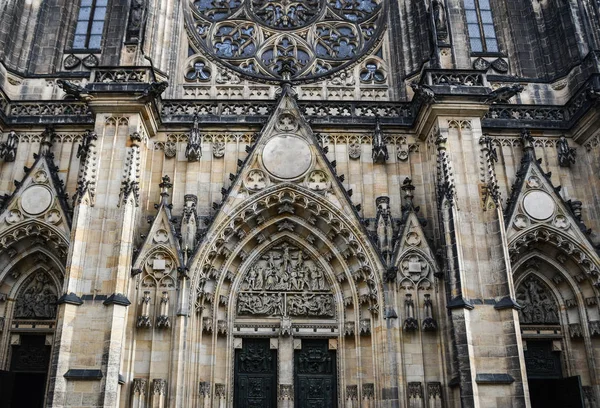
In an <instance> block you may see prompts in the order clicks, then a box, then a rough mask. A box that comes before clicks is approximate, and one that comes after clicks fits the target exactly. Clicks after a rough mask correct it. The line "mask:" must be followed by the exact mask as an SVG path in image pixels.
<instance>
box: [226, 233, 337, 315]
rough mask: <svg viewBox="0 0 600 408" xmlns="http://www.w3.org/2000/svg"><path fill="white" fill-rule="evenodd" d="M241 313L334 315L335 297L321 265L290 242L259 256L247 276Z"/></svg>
mask: <svg viewBox="0 0 600 408" xmlns="http://www.w3.org/2000/svg"><path fill="white" fill-rule="evenodd" d="M241 289H242V290H241V291H240V292H239V294H238V299H237V300H238V302H237V313H238V315H240V316H248V315H252V316H295V317H324V318H330V317H334V315H335V309H334V300H333V295H332V294H331V290H330V285H329V282H328V281H327V279H326V277H325V272H324V271H323V269H322V268H321V266H320V265H319V264H318V263H316V262H315V261H313V260H312V259H310V258H309V257H308V256H306V254H304V252H303V251H302V250H300V249H298V248H296V247H294V246H291V245H289V244H287V243H284V244H282V245H281V246H277V247H274V248H273V249H271V250H270V251H268V252H267V253H266V254H264V255H263V256H261V257H260V259H259V260H258V261H256V262H255V264H254V265H252V266H251V267H250V268H249V270H248V271H247V272H246V275H245V276H244V279H243V282H242V287H241Z"/></svg>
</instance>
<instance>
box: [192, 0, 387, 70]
mask: <svg viewBox="0 0 600 408" xmlns="http://www.w3.org/2000/svg"><path fill="white" fill-rule="evenodd" d="M385 8H386V0H199V1H191V2H190V3H189V7H188V9H187V13H186V23H187V25H188V33H189V36H190V40H191V44H192V47H193V48H195V50H196V51H197V52H202V53H203V54H206V55H208V56H210V57H212V59H214V60H215V61H217V62H219V63H221V64H223V65H224V66H226V67H227V68H230V69H232V70H235V71H237V72H239V73H240V74H242V75H245V76H247V77H250V78H252V79H262V80H267V81H269V82H276V81H279V80H281V79H283V78H284V77H285V78H289V79H290V80H291V81H293V82H310V81H314V80H317V79H319V78H321V77H323V76H326V75H329V74H331V73H333V72H336V71H339V70H342V69H345V68H348V67H350V66H351V65H353V64H354V63H356V62H357V61H359V60H360V59H361V57H363V56H365V55H367V54H368V53H369V52H370V51H372V49H373V48H374V47H375V46H376V45H377V43H378V42H379V40H380V38H381V34H382V32H383V29H384V18H385Z"/></svg>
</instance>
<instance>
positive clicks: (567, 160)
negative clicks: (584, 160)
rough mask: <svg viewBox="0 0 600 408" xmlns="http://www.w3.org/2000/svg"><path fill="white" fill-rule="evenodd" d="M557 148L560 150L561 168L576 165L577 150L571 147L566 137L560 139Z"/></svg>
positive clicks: (559, 160)
mask: <svg viewBox="0 0 600 408" xmlns="http://www.w3.org/2000/svg"><path fill="white" fill-rule="evenodd" d="M556 148H557V149H558V164H559V165H560V167H571V164H575V157H576V152H575V148H573V147H569V142H568V141H567V138H566V137H565V136H564V135H562V136H561V137H560V139H558V143H557V144H556Z"/></svg>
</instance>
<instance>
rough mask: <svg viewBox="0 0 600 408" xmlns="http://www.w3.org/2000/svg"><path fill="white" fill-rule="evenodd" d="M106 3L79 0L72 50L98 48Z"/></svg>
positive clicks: (98, 0)
mask: <svg viewBox="0 0 600 408" xmlns="http://www.w3.org/2000/svg"><path fill="white" fill-rule="evenodd" d="M107 3H108V0H81V5H80V7H79V15H78V17H77V27H76V28H75V37H74V38H73V48H75V49H99V48H100V42H101V41H102V32H103V31H104V19H105V17H106V6H107Z"/></svg>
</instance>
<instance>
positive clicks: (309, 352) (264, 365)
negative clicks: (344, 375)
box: [234, 339, 337, 408]
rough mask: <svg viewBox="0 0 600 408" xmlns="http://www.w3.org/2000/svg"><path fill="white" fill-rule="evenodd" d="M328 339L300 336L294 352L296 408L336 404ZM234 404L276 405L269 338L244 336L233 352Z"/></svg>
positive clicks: (261, 407)
mask: <svg viewBox="0 0 600 408" xmlns="http://www.w3.org/2000/svg"><path fill="white" fill-rule="evenodd" d="M328 344H329V342H328V340H302V349H301V350H296V351H295V352H294V379H295V384H294V388H295V393H296V394H295V396H294V406H295V407H297V408H333V407H335V406H336V405H337V377H336V372H337V364H336V354H335V351H330V350H329V347H328ZM234 400H235V403H234V407H235V408H275V407H277V350H271V347H270V341H269V339H244V341H243V346H242V348H241V349H239V350H236V353H235V382H234Z"/></svg>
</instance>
